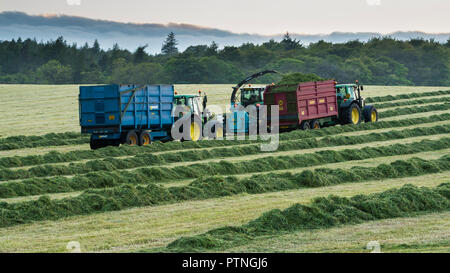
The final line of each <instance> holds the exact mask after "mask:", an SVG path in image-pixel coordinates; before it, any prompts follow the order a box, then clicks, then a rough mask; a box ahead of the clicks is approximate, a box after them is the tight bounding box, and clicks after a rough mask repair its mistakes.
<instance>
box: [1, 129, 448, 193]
mask: <svg viewBox="0 0 450 273" xmlns="http://www.w3.org/2000/svg"><path fill="white" fill-rule="evenodd" d="M446 148H450V138H443V139H440V140H422V141H420V142H413V143H409V144H394V145H387V146H380V147H364V148H361V149H345V150H340V151H334V150H325V151H319V152H315V153H309V154H299V155H292V156H278V157H272V156H270V157H265V158H258V159H253V160H248V161H245V162H235V163H232V162H227V161H220V162H217V163H215V162H214V163H212V162H211V163H199V164H191V165H188V166H178V167H173V168H166V167H152V168H141V169H137V170H134V171H112V172H105V171H100V172H93V173H88V174H85V175H76V176H74V177H71V178H68V177H51V178H33V179H27V180H23V181H20V182H19V181H18V182H6V183H1V184H0V198H10V197H18V196H30V195H40V194H47V193H61V192H71V191H81V190H86V189H94V188H113V187H118V186H121V185H124V184H129V185H139V184H154V183H155V182H157V181H162V180H177V179H193V178H202V177H210V176H212V175H233V174H246V173H260V172H268V171H277V170H287V169H293V168H303V167H311V166H320V165H323V164H329V163H338V162H345V161H353V160H363V159H369V158H371V159H373V158H377V157H385V156H394V155H406V154H415V153H420V152H426V151H437V150H441V149H446Z"/></svg>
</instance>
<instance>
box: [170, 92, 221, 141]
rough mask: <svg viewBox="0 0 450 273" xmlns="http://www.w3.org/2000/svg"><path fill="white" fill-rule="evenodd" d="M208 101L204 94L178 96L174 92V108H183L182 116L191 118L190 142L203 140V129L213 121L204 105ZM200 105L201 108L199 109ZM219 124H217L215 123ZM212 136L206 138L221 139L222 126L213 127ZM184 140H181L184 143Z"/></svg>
mask: <svg viewBox="0 0 450 273" xmlns="http://www.w3.org/2000/svg"><path fill="white" fill-rule="evenodd" d="M207 101H208V97H207V95H206V93H203V95H202V92H201V91H198V95H178V94H177V92H175V96H174V106H175V107H176V106H184V107H185V108H186V112H185V114H184V115H190V116H191V124H190V140H192V141H199V140H201V139H202V138H203V134H202V132H203V128H204V126H205V125H206V124H207V123H208V122H209V121H211V120H214V119H215V117H214V115H211V114H210V113H209V112H208V111H207V109H206V104H207ZM200 105H201V107H200ZM182 116H183V114H182V113H180V115H179V116H178V117H175V120H178V119H179V118H181V117H182ZM216 123H217V124H220V123H219V122H216ZM213 133H214V135H213V136H208V137H212V138H222V137H223V128H222V126H213ZM184 140H185V139H182V141H184Z"/></svg>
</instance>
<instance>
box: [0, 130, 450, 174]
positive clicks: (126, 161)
mask: <svg viewBox="0 0 450 273" xmlns="http://www.w3.org/2000/svg"><path fill="white" fill-rule="evenodd" d="M446 133H450V125H438V126H433V127H426V128H412V129H405V130H402V131H399V130H393V131H388V132H382V133H370V134H365V135H357V136H334V137H331V136H328V137H325V138H321V139H316V138H308V139H300V140H291V141H285V142H281V143H280V144H279V147H278V149H277V152H280V151H294V150H303V149H311V148H322V147H333V146H343V145H353V144H362V143H370V142H374V141H388V140H395V139H404V138H410V137H417V136H429V135H436V134H446ZM261 153H270V152H262V151H261V147H260V145H259V144H250V145H246V146H235V147H230V148H214V149H211V150H192V151H179V152H170V153H164V154H159V155H153V154H138V155H136V156H133V157H129V158H106V159H102V160H91V161H88V162H85V163H70V164H69V165H39V166H35V167H32V168H29V169H28V170H11V169H0V180H3V181H4V180H14V179H25V178H32V177H46V176H55V175H75V174H83V173H89V172H96V171H114V170H120V169H131V168H138V167H145V166H152V165H163V164H170V163H177V162H194V161H200V160H207V159H214V158H222V157H240V156H249V155H255V154H261Z"/></svg>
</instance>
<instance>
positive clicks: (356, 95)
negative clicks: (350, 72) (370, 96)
mask: <svg viewBox="0 0 450 273" xmlns="http://www.w3.org/2000/svg"><path fill="white" fill-rule="evenodd" d="M362 90H364V87H363V86H362V85H359V84H358V83H356V84H337V85H336V97H337V102H338V106H339V108H345V107H348V106H350V104H352V103H354V102H356V103H357V104H358V106H359V107H360V108H363V107H364V98H363V97H361V93H360V91H362Z"/></svg>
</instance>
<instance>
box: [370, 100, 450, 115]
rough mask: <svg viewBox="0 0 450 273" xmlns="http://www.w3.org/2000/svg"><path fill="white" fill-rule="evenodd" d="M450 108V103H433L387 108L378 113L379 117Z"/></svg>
mask: <svg viewBox="0 0 450 273" xmlns="http://www.w3.org/2000/svg"><path fill="white" fill-rule="evenodd" d="M448 109H450V103H440V104H431V105H424V106H413V107H402V108H395V109H392V110H386V111H383V112H380V113H378V116H379V118H390V117H395V116H401V115H410V114H417V113H423V112H431V111H443V110H448Z"/></svg>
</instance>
